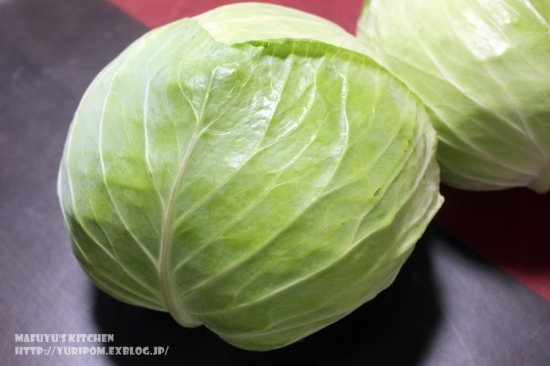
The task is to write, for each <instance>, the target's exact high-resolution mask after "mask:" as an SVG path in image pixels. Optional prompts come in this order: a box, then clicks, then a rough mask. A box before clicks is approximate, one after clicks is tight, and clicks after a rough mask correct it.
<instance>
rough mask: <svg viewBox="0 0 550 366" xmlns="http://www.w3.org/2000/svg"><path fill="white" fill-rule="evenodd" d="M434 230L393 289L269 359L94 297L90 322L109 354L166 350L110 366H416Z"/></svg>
mask: <svg viewBox="0 0 550 366" xmlns="http://www.w3.org/2000/svg"><path fill="white" fill-rule="evenodd" d="M438 231H439V229H438V228H434V227H429V228H428V230H427V231H426V233H425V234H424V236H423V237H422V239H421V240H420V241H419V242H418V244H417V247H416V249H415V250H414V252H413V254H412V255H411V257H410V258H409V260H408V261H407V262H406V263H405V265H404V266H403V268H402V270H401V271H400V273H399V275H398V276H397V278H396V280H395V282H394V283H393V284H392V285H391V286H390V287H389V288H388V289H387V290H385V291H383V292H382V293H380V294H379V295H378V296H377V297H376V298H375V299H374V300H372V301H370V302H368V303H366V304H364V305H363V306H361V307H360V308H358V309H357V310H356V311H354V312H353V313H351V314H350V315H348V316H346V317H345V318H343V319H341V320H340V321H338V322H336V323H334V324H332V325H330V326H328V327H326V328H324V329H322V330H320V331H319V332H317V333H314V334H312V335H310V336H308V337H307V338H305V339H303V340H301V341H299V342H297V343H294V344H292V345H289V346H287V347H284V348H281V349H278V350H274V351H269V352H251V351H244V350H241V349H238V348H235V347H233V346H231V345H229V344H227V343H225V342H224V341H223V340H221V339H220V338H219V337H218V336H216V335H215V334H214V333H212V332H211V331H209V330H208V329H206V328H205V327H199V328H195V329H187V328H184V327H181V326H179V325H178V324H177V323H176V322H175V321H174V320H173V319H172V318H171V316H170V315H169V314H167V313H161V312H156V311H152V310H148V309H143V308H138V307H135V306H131V305H128V304H125V303H122V302H120V301H117V300H115V299H113V298H112V297H110V296H108V295H106V294H105V293H103V292H102V291H100V290H96V304H95V309H94V318H95V321H96V322H97V325H98V327H99V330H100V331H101V333H109V334H114V339H115V341H114V342H113V343H106V344H104V345H105V346H107V347H109V346H111V347H121V346H128V347H149V349H152V347H159V346H160V347H164V348H166V347H169V348H168V353H167V355H166V356H143V355H142V356H128V355H126V356H117V355H114V356H108V357H110V358H111V361H113V362H114V363H115V364H116V365H153V364H162V365H176V364H177V365H182V364H185V365H214V366H217V365H235V364H243V363H248V364H255V365H258V364H261V365H294V364H296V365H298V364H308V365H335V364H342V365H355V364H357V365H359V364H361V365H363V364H365V363H366V362H368V364H369V365H402V366H407V365H417V364H419V363H420V361H421V360H422V357H423V355H424V352H425V351H426V350H428V348H429V346H430V342H431V339H432V338H433V335H434V334H435V333H436V330H437V327H438V324H439V322H440V318H441V308H440V304H439V301H438V294H437V290H436V286H435V285H434V279H433V271H432V252H433V250H434V246H435V245H436V244H435V242H436V238H435V237H436V236H437V233H438Z"/></svg>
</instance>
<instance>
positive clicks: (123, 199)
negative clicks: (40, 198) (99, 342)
mask: <svg viewBox="0 0 550 366" xmlns="http://www.w3.org/2000/svg"><path fill="white" fill-rule="evenodd" d="M435 145H436V138H435V132H434V131H433V130H432V127H431V125H430V124H429V122H428V116H427V114H426V113H425V110H424V108H423V106H422V104H421V103H420V102H418V101H417V99H416V97H415V96H414V95H412V94H411V93H410V91H408V89H406V88H404V87H403V86H402V84H401V83H400V82H398V81H396V79H395V78H393V77H392V76H391V75H390V74H389V73H387V72H386V71H385V70H383V69H382V68H381V67H379V66H378V65H377V64H375V63H374V62H373V61H372V60H371V59H369V58H367V57H366V56H364V55H362V54H359V53H356V52H351V51H348V50H345V49H343V48H339V47H336V46H333V45H329V44H326V43H322V42H318V41H314V40H285V39H282V40H278V41H269V42H260V41H258V42H249V43H241V44H235V45H227V44H222V43H219V42H216V41H215V40H214V39H212V37H211V36H210V34H209V33H208V32H207V31H205V30H204V29H203V28H202V27H201V26H200V25H199V23H198V22H197V21H195V20H192V19H184V20H181V21H178V22H175V23H172V24H170V25H167V26H164V27H162V28H159V29H156V30H154V31H151V32H149V33H148V34H146V35H145V36H144V37H142V38H141V39H139V40H137V41H136V42H135V43H133V44H132V45H131V46H130V47H129V48H128V49H126V50H125V51H124V52H123V53H122V54H121V55H120V56H119V57H118V58H116V59H115V60H114V61H113V62H112V63H111V64H110V65H108V66H107V67H106V68H105V69H104V70H103V71H102V72H101V73H100V74H99V75H98V77H97V78H96V79H95V80H94V82H93V83H92V84H91V86H90V87H89V89H88V90H87V92H86V94H85V95H84V97H83V99H82V102H81V104H80V106H79V108H78V110H77V112H76V115H75V117H74V120H73V123H72V125H71V129H70V132H69V136H68V139H67V142H66V146H65V151H64V155H63V160H62V164H61V169H60V174H59V186H58V190H59V196H60V199H61V204H62V208H63V212H64V215H65V219H66V224H67V227H68V230H69V232H70V235H71V238H72V244H73V251H74V253H75V255H76V257H77V258H78V260H79V262H80V264H81V265H82V267H83V268H84V270H85V271H86V273H87V274H88V275H89V276H90V278H91V279H92V280H93V281H94V282H95V283H96V284H97V285H98V286H99V287H100V288H102V289H103V290H104V291H106V292H107V293H109V294H111V295H112V296H114V297H116V298H118V299H120V300H122V301H125V302H128V303H131V304H135V305H139V306H144V307H148V308H151V309H156V310H161V311H169V312H170V313H171V315H172V316H173V317H174V318H175V319H176V320H177V321H178V322H179V323H180V324H182V325H184V326H188V327H193V326H199V325H201V324H204V325H206V326H207V327H208V328H209V329H211V330H212V331H214V332H216V333H217V334H218V335H220V336H221V337H222V338H223V339H225V340H226V341H227V342H229V343H231V344H233V345H236V346H238V347H241V348H246V349H253V350H267V349H273V348H277V347H282V346H284V345H287V344H289V343H292V342H294V341H296V340H298V339H300V338H302V337H304V336H306V335H308V334H310V333H312V332H314V331H316V330H318V329H320V328H322V327H324V326H326V325H328V324H330V323H332V322H334V321H336V320H338V319H339V318H341V317H343V316H345V315H346V314H348V313H349V312H351V311H352V310H354V309H355V308H357V307H358V306H360V305H361V304H362V303H364V302H365V301H367V300H369V299H371V298H373V297H374V296H375V295H376V294H377V293H378V292H380V291H381V290H383V289H384V288H386V287H387V286H388V285H389V284H390V283H391V282H392V281H393V279H394V277H395V276H396V274H397V272H398V270H399V268H400V267H401V265H402V264H403V262H404V261H405V259H406V258H407V257H408V255H409V254H410V252H411V250H412V249H413V246H414V243H415V242H416V241H417V239H418V238H419V237H420V235H421V234H422V233H423V231H424V230H425V227H426V226H427V224H428V222H429V221H430V219H431V218H432V217H433V215H434V214H435V212H436V211H437V209H438V208H439V206H440V205H441V201H442V199H441V197H440V195H439V194H438V177H439V175H438V174H439V172H438V167H437V164H436V162H435V158H434V154H435Z"/></svg>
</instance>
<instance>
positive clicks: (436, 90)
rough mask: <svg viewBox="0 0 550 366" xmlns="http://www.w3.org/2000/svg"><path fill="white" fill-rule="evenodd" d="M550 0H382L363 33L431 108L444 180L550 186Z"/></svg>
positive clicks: (363, 22)
mask: <svg viewBox="0 0 550 366" xmlns="http://www.w3.org/2000/svg"><path fill="white" fill-rule="evenodd" d="M549 22H550V2H549V1H545V0H533V1H529V0H453V1H450V0H449V1H435V0H414V1H412V0H410V1H407V0H372V1H367V2H366V3H365V8H364V10H363V14H362V16H361V19H360V21H359V27H358V38H359V39H360V40H361V41H363V42H364V43H365V45H366V46H367V47H369V49H370V50H371V51H370V52H371V54H373V56H374V57H375V59H376V60H377V61H378V62H379V63H381V64H382V65H384V66H385V67H386V68H387V69H388V70H390V71H391V72H392V73H393V74H394V75H396V76H397V77H398V78H399V79H401V80H402V81H403V82H404V83H405V84H407V85H408V86H409V87H410V88H411V89H412V90H413V91H414V92H415V93H416V94H417V95H418V96H420V98H421V99H422V100H423V102H424V103H425V105H426V106H427V109H428V113H429V114H430V117H431V120H432V121H433V123H434V127H435V128H436V131H437V133H438V136H439V140H440V141H439V146H438V152H437V158H438V161H439V163H440V165H441V179H442V181H443V182H445V183H447V184H449V185H452V186H455V187H459V188H464V189H471V190H497V189H504V188H508V187H516V186H526V187H529V188H531V189H532V190H534V191H536V192H539V193H544V192H547V191H548V190H549V189H550V166H549V161H550V24H549Z"/></svg>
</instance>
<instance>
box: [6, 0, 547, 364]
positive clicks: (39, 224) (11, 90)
mask: <svg viewBox="0 0 550 366" xmlns="http://www.w3.org/2000/svg"><path fill="white" fill-rule="evenodd" d="M113 3H117V4H118V6H121V7H123V8H124V7H125V6H126V8H125V9H126V10H127V11H129V12H130V14H132V15H133V17H132V16H130V15H128V12H124V11H123V10H121V8H119V7H115V6H114V5H113V4H112V3H110V2H107V1H102V0H78V1H71V0H34V1H32V0H0V360H1V361H0V363H1V364H3V365H4V364H5V365H49V364H51V365H172V364H174V365H175V364H178V365H239V364H242V363H245V362H248V363H249V364H254V365H258V364H260V365H262V364H266V365H303V364H306V365H334V364H341V365H365V364H367V365H400V366H401V365H403V366H407V365H437V366H439V365H453V366H455V365H494V366H506V365H521V366H524V365H533V366H545V365H550V302H549V301H547V300H545V298H544V297H545V296H546V297H547V298H549V299H550V297H548V295H547V292H545V291H546V290H547V289H548V288H549V285H548V284H550V280H548V273H550V262H549V261H547V260H546V259H547V258H548V256H547V255H548V248H550V240H548V238H549V237H548V232H549V231H548V228H547V227H548V226H550V225H548V226H544V224H543V222H549V221H544V220H546V218H549V213H548V212H550V204H549V203H550V200H549V195H548V194H547V195H543V196H538V195H535V194H533V193H531V192H528V191H526V190H512V191H511V192H504V193H502V192H498V193H489V194H479V193H477V194H469V193H463V192H460V191H456V190H452V189H450V188H444V190H443V192H444V194H445V196H446V198H447V203H446V204H445V206H444V208H443V210H442V211H441V213H440V214H439V215H438V218H437V220H436V222H437V224H432V225H431V226H430V227H429V228H428V230H427V232H426V233H425V235H424V237H423V238H422V239H421V241H420V242H419V243H418V245H417V248H416V250H415V252H414V253H413V255H412V256H411V258H410V260H409V261H408V262H407V263H406V264H405V266H404V267H403V269H402V271H401V273H400V274H399V276H398V278H397V280H396V281H395V283H394V284H393V285H392V286H391V287H390V288H389V289H388V290H386V291H384V292H382V293H381V294H380V295H379V296H378V297H377V298H376V299H374V300H373V301H371V302H369V303H367V304H365V305H364V306H362V307H361V308H359V309H358V310H357V311H355V312H354V313H352V314H351V315H350V316H348V317H346V318H344V319H343V320H341V321H339V322H337V323H335V324H333V325H331V326H329V327H327V328H325V329H323V330H321V331H320V332H318V333H316V334H313V335H311V336H309V337H307V338H306V339H304V340H302V341H300V342H298V343H296V344H293V345H291V346H288V347H286V348H283V349H281V350H276V351H271V352H267V353H256V352H248V351H242V350H239V349H236V348H234V347H232V346H229V345H227V344H225V343H224V342H223V341H222V340H220V339H219V338H218V337H217V336H216V335H214V334H213V333H211V332H209V331H208V330H207V329H205V328H204V327H202V328H197V329H185V328H182V327H180V326H178V325H177V324H176V323H175V322H174V321H173V320H172V319H171V318H170V316H169V315H167V314H164V313H158V312H154V311H150V310H146V309H140V308H136V307H133V306H130V305H126V304H123V303H121V302H119V301H116V300H114V299H112V298H111V297H109V296H107V295H105V294H103V293H102V292H100V291H99V290H97V289H96V288H95V286H94V285H93V284H92V283H91V282H90V281H89V280H88V279H87V277H86V276H85V275H84V273H83V272H82V270H81V269H80V268H79V266H78V264H77V262H76V259H75V258H74V257H73V255H72V253H71V251H70V244H69V240H68V236H67V234H66V233H65V230H64V227H63V219H62V216H61V211H60V208H59V204H58V201H57V196H56V179H57V169H58V166H59V161H60V158H61V153H62V149H63V144H64V141H65V137H66V134H67V129H68V126H69V123H70V121H71V118H72V114H73V113H74V110H75V109H76V107H77V104H78V101H79V100H80V97H81V96H82V93H83V92H84V90H85V88H86V86H87V85H88V84H89V83H90V81H91V80H92V78H93V77H94V76H95V75H96V74H97V73H98V72H99V71H100V70H101V68H102V67H103V66H105V65H106V64H107V63H108V62H109V61H110V60H111V59H112V58H113V57H115V56H116V55H117V54H118V53H119V52H120V51H121V50H122V49H123V48H124V47H126V46H127V45H128V44H129V43H130V42H131V41H133V40H134V39H136V38H137V37H139V36H140V35H142V34H143V33H145V32H146V31H147V30H148V27H151V26H154V25H159V24H158V23H161V22H163V21H165V20H166V19H167V18H163V17H162V16H164V15H163V14H168V15H166V16H169V17H176V16H178V15H180V14H181V13H182V12H183V13H184V14H186V13H185V12H188V13H189V14H187V15H196V12H198V11H199V10H200V11H203V10H206V9H202V8H201V6H202V7H207V6H208V5H209V3H212V4H214V3H216V2H215V1H211V2H208V1H205V2H198V1H195V2H194V3H192V2H189V1H187V2H185V1H179V2H175V1H174V3H177V4H176V5H174V6H175V7H174V8H173V9H176V10H174V11H172V12H169V11H164V12H162V11H160V10H159V8H158V6H165V7H167V6H169V5H170V4H169V3H170V2H169V1H168V0H162V1H159V2H158V3H157V8H154V9H156V10H155V11H152V12H150V13H148V12H147V9H149V8H147V6H149V7H150V6H151V5H150V4H151V2H149V3H147V1H137V0H136V1H135V2H133V3H131V4H133V6H134V7H133V8H128V4H129V3H130V2H129V1H122V0H120V1H113ZM199 3H200V4H199ZM217 3H223V1H218V2H217ZM284 3H285V4H286V5H293V4H296V7H299V8H300V7H301V8H302V9H303V10H309V11H313V10H316V11H317V13H318V14H319V15H324V16H326V17H329V18H330V17H333V20H335V21H338V22H339V23H340V24H341V25H343V26H344V27H346V28H347V29H348V30H350V31H353V29H351V28H352V27H353V24H354V20H353V19H355V18H354V17H356V16H357V15H358V11H359V8H360V2H358V1H349V2H347V1H334V2H330V3H329V2H320V1H317V2H315V1H303V2H300V1H286V2H284ZM147 4H149V5H147ZM198 4H199V5H198ZM212 4H210V5H212ZM316 4H324V5H323V6H320V7H316V6H315V5H316ZM218 5H219V4H218ZM186 6H187V7H186ZM211 7H213V6H211ZM310 8H311V9H310ZM128 9H129V10H128ZM151 9H153V8H151ZM130 10H132V11H130ZM194 12H195V13H194ZM147 14H150V17H149V18H147ZM136 18H137V19H139V20H140V22H138V21H137V20H136ZM334 18H336V19H334ZM144 19H145V20H146V19H149V22H147V21H144ZM545 205H546V206H545ZM545 208H547V209H548V210H546V211H545V210H544V209H545ZM491 210H493V211H499V212H500V216H499V215H497V216H491V215H492V213H491V212H492V211H491ZM506 210H512V211H511V213H512V214H511V216H510V214H508V213H507V211H506ZM507 214H508V216H507ZM529 215H532V217H533V218H530V216H529ZM503 217H511V218H510V219H508V221H506V220H505V221H504V223H503V222H502V218H503ZM492 218H494V219H492ZM535 218H536V219H535ZM543 219H544V220H543ZM499 220H500V221H499ZM480 221H481V224H480ZM495 222H496V223H495ZM442 227H443V228H445V229H442ZM449 232H450V233H452V236H451V235H450V234H448V233H449ZM455 238H460V239H461V240H464V241H466V242H467V244H468V246H466V245H464V244H462V243H461V242H459V241H458V240H457V239H455ZM546 244H547V246H545V247H543V245H546ZM471 248H474V249H475V251H474V250H473V249H471ZM495 248H496V249H495ZM518 248H519V249H518ZM541 248H542V249H541ZM527 249H529V251H527ZM478 253H481V254H483V256H481V255H480V254H478ZM526 253H527V254H526ZM487 258H489V259H490V260H488V259H487ZM495 263H496V265H495ZM533 263H534V265H533ZM518 279H519V280H520V281H518ZM526 285H528V286H530V287H531V288H529V287H527V286H526ZM533 289H534V290H535V291H536V292H538V294H537V293H536V292H535V291H533ZM24 333H63V334H69V333H86V334H88V333H111V334H114V339H115V342H114V343H113V344H106V345H107V346H133V347H137V346H149V347H154V346H162V347H169V351H168V355H167V356H148V357H147V356H140V357H137V356H65V355H63V356H45V355H41V356H37V355H34V356H33V355H16V354H15V347H16V346H42V347H49V346H51V345H52V346H66V345H67V344H52V343H42V344H40V343H32V344H31V343H16V342H15V334H24ZM70 345H71V346H78V345H82V346H99V345H101V344H89V343H82V344H70Z"/></svg>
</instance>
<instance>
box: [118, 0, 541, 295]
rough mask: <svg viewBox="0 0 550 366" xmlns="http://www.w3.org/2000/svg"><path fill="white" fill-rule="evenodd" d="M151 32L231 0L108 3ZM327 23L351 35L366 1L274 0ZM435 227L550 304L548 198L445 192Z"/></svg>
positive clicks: (524, 191)
mask: <svg viewBox="0 0 550 366" xmlns="http://www.w3.org/2000/svg"><path fill="white" fill-rule="evenodd" d="M109 1H110V2H111V3H113V4H115V5H116V6H118V7H119V8H121V9H123V10H124V11H125V12H127V13H128V14H130V15H131V16H132V17H134V18H135V19H137V20H138V21H140V22H141V23H143V24H144V25H146V26H147V27H149V28H154V27H158V26H160V25H163V24H166V23H169V22H171V21H173V20H176V19H180V18H183V17H190V16H195V15H198V14H200V13H203V12H205V11H208V10H211V9H214V8H215V7H218V6H221V5H225V4H229V3H234V2H237V1H227V0H200V1H197V0H194V1H190V0H109ZM263 2H269V3H273V4H279V5H285V6H289V7H293V8H296V9H299V10H302V11H307V12H309V13H312V14H316V15H319V16H321V17H324V18H326V19H329V20H331V21H333V22H335V23H337V24H339V25H340V26H342V27H344V28H345V29H346V30H347V31H349V32H350V33H353V32H354V31H355V26H356V22H357V19H358V17H359V13H360V11H361V6H362V2H363V1H362V0H340V1H326V0H277V1H276V0H273V1H263ZM442 193H443V195H444V196H445V198H446V202H445V204H444V205H443V208H442V209H441V211H440V212H439V213H438V215H437V217H436V218H435V222H436V223H437V224H438V225H440V226H441V227H443V228H444V229H445V230H447V231H448V232H449V233H450V234H451V235H453V236H454V237H456V238H457V239H459V240H460V241H462V242H464V243H466V244H467V245H469V246H470V247H472V248H473V249H474V250H476V251H477V252H478V253H480V254H482V255H483V256H485V257H486V258H488V259H489V260H490V261H492V262H493V263H495V264H496V265H498V266H499V267H501V268H503V269H504V270H505V271H507V272H508V273H509V274H511V275H512V276H514V277H516V278H517V279H518V280H519V281H521V282H522V283H524V284H525V285H527V286H528V287H530V288H531V289H533V290H534V291H535V292H537V293H538V294H540V295H541V296H542V297H544V298H545V299H547V300H548V301H550V194H545V195H538V194H536V193H533V192H531V191H529V190H527V189H512V190H507V191H501V192H466V191H460V190H456V189H452V188H448V187H442Z"/></svg>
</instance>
